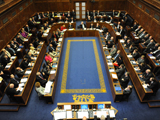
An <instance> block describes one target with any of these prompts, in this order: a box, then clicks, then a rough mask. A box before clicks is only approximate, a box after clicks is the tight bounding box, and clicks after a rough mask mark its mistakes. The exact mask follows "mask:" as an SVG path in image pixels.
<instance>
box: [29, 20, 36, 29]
mask: <svg viewBox="0 0 160 120" xmlns="http://www.w3.org/2000/svg"><path fill="white" fill-rule="evenodd" d="M28 26H29V28H30V29H33V28H34V27H35V24H34V23H33V22H32V18H30V19H29V21H28Z"/></svg>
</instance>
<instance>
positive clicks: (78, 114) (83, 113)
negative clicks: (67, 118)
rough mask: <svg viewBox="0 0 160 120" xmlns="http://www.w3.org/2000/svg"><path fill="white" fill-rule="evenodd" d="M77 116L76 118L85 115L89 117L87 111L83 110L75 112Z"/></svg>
mask: <svg viewBox="0 0 160 120" xmlns="http://www.w3.org/2000/svg"><path fill="white" fill-rule="evenodd" d="M77 116H78V118H81V119H82V118H83V117H84V116H85V117H86V118H89V117H88V111H84V112H77Z"/></svg>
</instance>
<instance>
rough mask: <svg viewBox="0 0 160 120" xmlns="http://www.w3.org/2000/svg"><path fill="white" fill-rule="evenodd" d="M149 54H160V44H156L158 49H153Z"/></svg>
mask: <svg viewBox="0 0 160 120" xmlns="http://www.w3.org/2000/svg"><path fill="white" fill-rule="evenodd" d="M151 54H152V55H153V56H157V55H158V54H160V46H158V49H155V50H154V51H153V52H151Z"/></svg>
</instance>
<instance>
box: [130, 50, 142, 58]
mask: <svg viewBox="0 0 160 120" xmlns="http://www.w3.org/2000/svg"><path fill="white" fill-rule="evenodd" d="M131 54H132V56H133V58H134V59H135V60H137V59H138V58H139V57H140V54H139V52H138V50H137V49H135V50H134V51H133V52H132V53H131Z"/></svg>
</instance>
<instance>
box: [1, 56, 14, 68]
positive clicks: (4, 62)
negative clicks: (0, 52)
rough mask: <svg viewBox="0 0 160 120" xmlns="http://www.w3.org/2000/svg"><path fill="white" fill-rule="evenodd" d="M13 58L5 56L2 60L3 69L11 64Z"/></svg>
mask: <svg viewBox="0 0 160 120" xmlns="http://www.w3.org/2000/svg"><path fill="white" fill-rule="evenodd" d="M11 61H12V60H11V58H9V57H8V56H7V55H4V56H3V57H2V58H1V63H2V65H3V67H5V66H6V65H7V64H8V63H9V62H11Z"/></svg>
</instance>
